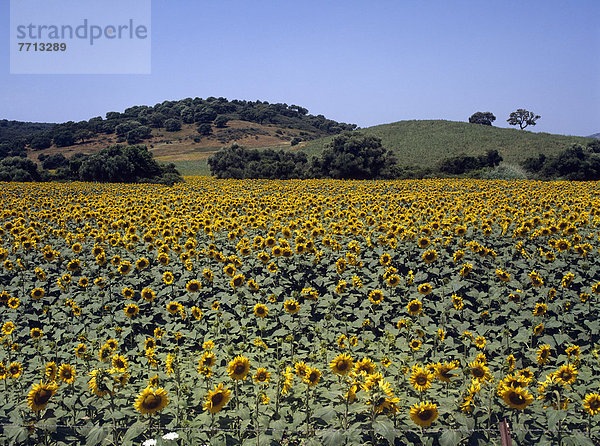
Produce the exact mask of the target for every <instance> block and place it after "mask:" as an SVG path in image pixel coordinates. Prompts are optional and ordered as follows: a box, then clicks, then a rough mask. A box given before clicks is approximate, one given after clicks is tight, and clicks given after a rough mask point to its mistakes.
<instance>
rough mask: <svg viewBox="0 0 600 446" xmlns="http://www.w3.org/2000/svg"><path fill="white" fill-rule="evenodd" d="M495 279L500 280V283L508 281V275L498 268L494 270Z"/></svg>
mask: <svg viewBox="0 0 600 446" xmlns="http://www.w3.org/2000/svg"><path fill="white" fill-rule="evenodd" d="M496 277H498V279H500V280H501V281H502V282H508V281H510V274H508V273H507V272H506V271H502V270H501V269H500V268H498V269H497V270H496Z"/></svg>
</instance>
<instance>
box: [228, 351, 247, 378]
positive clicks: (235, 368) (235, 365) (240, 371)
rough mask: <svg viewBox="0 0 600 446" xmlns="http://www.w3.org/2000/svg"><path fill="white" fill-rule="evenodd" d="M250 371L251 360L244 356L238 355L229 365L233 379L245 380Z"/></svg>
mask: <svg viewBox="0 0 600 446" xmlns="http://www.w3.org/2000/svg"><path fill="white" fill-rule="evenodd" d="M249 371H250V361H249V360H248V358H246V357H244V356H239V355H238V356H236V357H235V358H234V359H233V360H232V361H230V362H229V364H228V365H227V373H228V374H229V377H230V378H231V379H235V380H243V379H246V376H247V375H248V372H249Z"/></svg>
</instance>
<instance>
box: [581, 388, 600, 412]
mask: <svg viewBox="0 0 600 446" xmlns="http://www.w3.org/2000/svg"><path fill="white" fill-rule="evenodd" d="M582 405H583V409H584V410H585V411H586V412H587V413H588V414H590V415H596V414H597V413H599V412H600V395H598V394H597V393H588V394H587V395H586V396H585V398H584V399H583V403H582Z"/></svg>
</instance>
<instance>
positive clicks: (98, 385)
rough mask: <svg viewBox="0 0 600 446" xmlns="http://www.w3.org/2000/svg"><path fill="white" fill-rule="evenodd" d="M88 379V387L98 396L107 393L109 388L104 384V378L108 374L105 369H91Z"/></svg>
mask: <svg viewBox="0 0 600 446" xmlns="http://www.w3.org/2000/svg"><path fill="white" fill-rule="evenodd" d="M89 375H90V376H91V378H90V380H89V381H88V388H89V389H90V391H91V392H92V393H93V394H94V395H96V396H97V397H99V398H102V397H104V396H106V395H108V393H109V391H110V389H109V388H108V387H107V386H106V383H105V382H104V381H105V378H106V377H107V376H108V375H107V372H106V371H105V370H92V371H91V372H90V374H89Z"/></svg>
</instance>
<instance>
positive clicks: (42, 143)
mask: <svg viewBox="0 0 600 446" xmlns="http://www.w3.org/2000/svg"><path fill="white" fill-rule="evenodd" d="M51 145H52V138H51V137H50V135H48V134H47V133H38V134H37V135H34V136H33V137H32V138H31V141H29V146H30V147H31V148H32V149H33V150H42V149H47V148H48V147H50V146H51Z"/></svg>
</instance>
